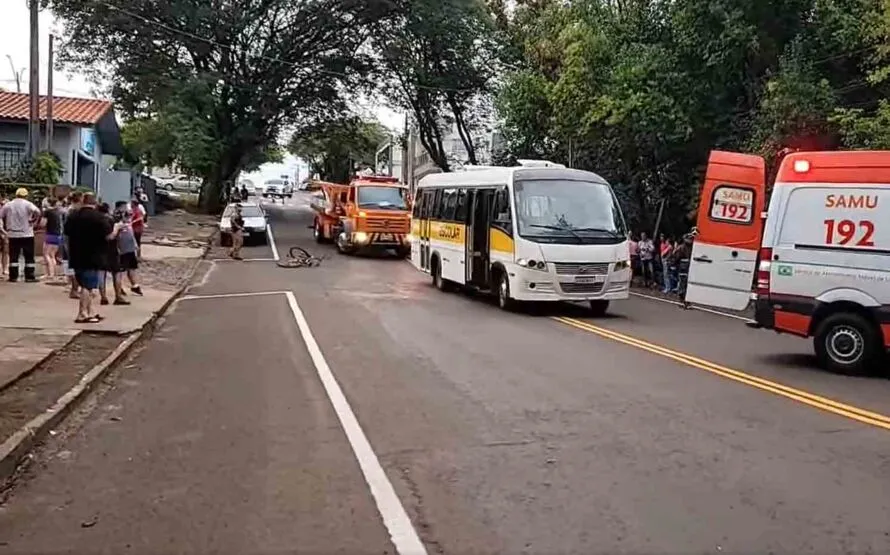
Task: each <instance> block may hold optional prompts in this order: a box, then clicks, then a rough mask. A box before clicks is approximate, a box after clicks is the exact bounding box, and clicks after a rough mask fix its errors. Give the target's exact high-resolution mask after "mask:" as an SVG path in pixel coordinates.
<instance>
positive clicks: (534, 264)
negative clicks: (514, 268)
mask: <svg viewBox="0 0 890 555" xmlns="http://www.w3.org/2000/svg"><path fill="white" fill-rule="evenodd" d="M516 263H517V264H519V265H520V266H523V267H525V268H529V269H532V270H546V269H547V263H546V262H544V261H543V260H526V259H525V258H520V259H518V260H517V261H516Z"/></svg>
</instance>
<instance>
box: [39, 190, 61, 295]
mask: <svg viewBox="0 0 890 555" xmlns="http://www.w3.org/2000/svg"><path fill="white" fill-rule="evenodd" d="M45 200H46V202H47V208H46V209H45V210H44V211H43V220H44V221H45V222H46V237H45V238H44V239H43V261H44V262H46V277H47V279H50V280H54V279H56V257H57V256H58V254H59V247H61V245H62V209H61V207H60V206H59V200H58V199H56V198H49V199H48V200H47V199H45Z"/></svg>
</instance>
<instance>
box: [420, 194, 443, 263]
mask: <svg viewBox="0 0 890 555" xmlns="http://www.w3.org/2000/svg"><path fill="white" fill-rule="evenodd" d="M437 192H438V190H435V189H423V190H422V192H421V198H420V199H419V202H420V203H421V204H420V267H421V269H423V270H427V271H428V270H429V269H430V215H431V214H432V209H433V206H434V200H435V195H436V193H437Z"/></svg>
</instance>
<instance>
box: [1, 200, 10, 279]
mask: <svg viewBox="0 0 890 555" xmlns="http://www.w3.org/2000/svg"><path fill="white" fill-rule="evenodd" d="M7 202H9V199H7V198H6V194H5V193H0V209H2V208H3V207H4V206H6V203H7ZM8 271H9V237H7V235H6V230H5V229H3V222H2V221H0V275H3V276H6V275H7V272H8Z"/></svg>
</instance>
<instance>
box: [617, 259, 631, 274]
mask: <svg viewBox="0 0 890 555" xmlns="http://www.w3.org/2000/svg"><path fill="white" fill-rule="evenodd" d="M628 268H630V260H619V261H618V262H616V263H615V270H614V271H616V272H620V271H621V270H627V269H628Z"/></svg>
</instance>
